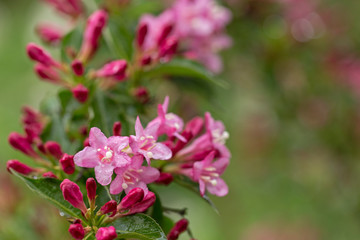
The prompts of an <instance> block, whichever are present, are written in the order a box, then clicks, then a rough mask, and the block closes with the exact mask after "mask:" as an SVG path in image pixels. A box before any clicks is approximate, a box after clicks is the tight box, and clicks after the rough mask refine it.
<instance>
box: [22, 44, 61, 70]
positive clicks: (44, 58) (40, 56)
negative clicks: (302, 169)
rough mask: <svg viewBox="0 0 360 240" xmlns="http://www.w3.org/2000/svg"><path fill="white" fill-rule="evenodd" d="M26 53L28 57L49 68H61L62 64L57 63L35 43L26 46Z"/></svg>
mask: <svg viewBox="0 0 360 240" xmlns="http://www.w3.org/2000/svg"><path fill="white" fill-rule="evenodd" d="M26 51H27V54H28V56H29V57H30V58H31V59H32V60H34V61H36V62H39V63H41V64H43V65H45V66H47V67H50V66H53V67H61V64H60V63H58V62H56V61H55V60H54V59H53V58H52V57H51V55H50V54H49V53H48V52H46V51H45V50H44V49H43V48H42V47H40V46H38V45H36V44H35V43H29V44H28V45H27V46H26Z"/></svg>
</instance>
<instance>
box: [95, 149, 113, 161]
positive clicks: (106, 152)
mask: <svg viewBox="0 0 360 240" xmlns="http://www.w3.org/2000/svg"><path fill="white" fill-rule="evenodd" d="M97 151H98V152H99V154H100V156H99V157H100V158H101V160H100V161H101V162H102V163H110V162H112V158H113V156H114V152H113V151H112V150H111V149H110V148H109V147H108V146H105V147H104V149H101V148H99V149H98V150H97Z"/></svg>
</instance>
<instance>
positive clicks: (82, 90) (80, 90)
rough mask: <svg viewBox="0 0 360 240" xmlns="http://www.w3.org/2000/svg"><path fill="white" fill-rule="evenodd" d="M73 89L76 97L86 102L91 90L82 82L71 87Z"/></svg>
mask: <svg viewBox="0 0 360 240" xmlns="http://www.w3.org/2000/svg"><path fill="white" fill-rule="evenodd" d="M71 91H72V94H73V96H74V98H75V99H76V100H78V101H79V102H80V103H84V102H86V101H87V99H88V97H89V90H88V89H87V88H86V87H85V86H84V85H82V84H79V85H77V86H76V87H74V88H73V89H71Z"/></svg>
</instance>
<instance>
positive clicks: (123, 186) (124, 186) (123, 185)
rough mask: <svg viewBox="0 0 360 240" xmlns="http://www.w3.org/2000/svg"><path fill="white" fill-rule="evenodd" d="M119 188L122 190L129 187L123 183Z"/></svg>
mask: <svg viewBox="0 0 360 240" xmlns="http://www.w3.org/2000/svg"><path fill="white" fill-rule="evenodd" d="M121 186H122V188H123V189H127V188H128V187H129V186H128V185H127V184H126V183H123V184H122V185H121Z"/></svg>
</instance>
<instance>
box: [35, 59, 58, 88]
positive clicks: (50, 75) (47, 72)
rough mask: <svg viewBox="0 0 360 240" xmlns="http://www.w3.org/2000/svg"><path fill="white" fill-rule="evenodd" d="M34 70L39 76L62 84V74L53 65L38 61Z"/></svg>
mask: <svg viewBox="0 0 360 240" xmlns="http://www.w3.org/2000/svg"><path fill="white" fill-rule="evenodd" d="M34 71H35V72H36V74H37V75H38V76H39V78H41V79H43V80H45V81H47V82H50V83H53V84H59V85H61V84H62V83H63V80H62V79H61V77H60V75H59V74H58V73H57V72H56V71H55V70H54V69H52V68H51V67H49V66H45V65H43V64H41V63H37V64H36V65H35V67H34Z"/></svg>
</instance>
